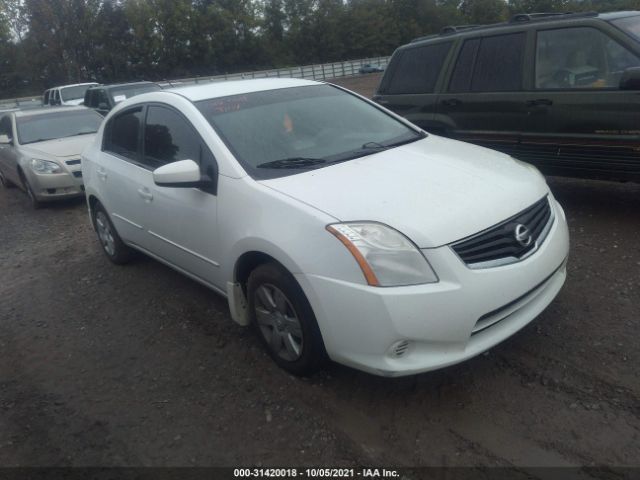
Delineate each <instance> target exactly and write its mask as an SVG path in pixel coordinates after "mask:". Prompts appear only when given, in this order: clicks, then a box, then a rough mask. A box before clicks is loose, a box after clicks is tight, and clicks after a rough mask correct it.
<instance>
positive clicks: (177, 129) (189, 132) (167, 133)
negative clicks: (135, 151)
mask: <svg viewBox="0 0 640 480" xmlns="http://www.w3.org/2000/svg"><path fill="white" fill-rule="evenodd" d="M204 151H206V147H205V146H204V145H203V142H202V140H201V139H200V136H199V135H198V134H197V133H196V131H195V130H194V128H193V127H192V126H191V125H190V124H189V123H188V122H187V121H186V119H185V118H184V117H182V115H180V114H179V113H177V112H175V111H173V110H171V109H169V108H165V107H159V106H154V105H152V106H150V107H149V109H148V111H147V120H146V124H145V131H144V161H143V163H144V164H145V165H147V166H149V167H151V168H153V169H155V168H158V167H160V166H162V165H165V164H167V163H171V162H177V161H179V160H193V161H194V162H197V163H201V160H202V156H203V152H204Z"/></svg>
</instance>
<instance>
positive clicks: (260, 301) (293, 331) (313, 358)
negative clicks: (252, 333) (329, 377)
mask: <svg viewBox="0 0 640 480" xmlns="http://www.w3.org/2000/svg"><path fill="white" fill-rule="evenodd" d="M265 292H266V293H267V294H268V295H267V297H268V296H269V295H270V296H271V300H272V301H271V302H266V301H265V296H264V295H265ZM269 292H271V293H269ZM277 292H280V294H282V295H283V296H284V298H285V300H286V302H282V301H277V300H275V298H276V297H278V298H279V294H278V293H277ZM247 296H248V305H249V315H250V318H251V323H252V325H253V326H254V328H255V330H256V333H257V334H258V337H259V338H260V340H261V341H262V343H263V344H264V346H265V347H266V349H267V351H268V352H269V355H270V356H271V358H272V359H273V360H274V361H275V362H276V363H277V364H278V365H279V366H280V367H281V368H283V369H284V370H286V371H288V372H290V373H292V374H294V375H298V376H304V375H310V374H312V373H314V372H316V371H317V370H319V369H320V368H321V367H322V366H323V365H324V363H325V362H326V360H327V354H326V351H325V348H324V344H323V342H322V335H321V334H320V329H319V328H318V323H317V322H316V317H315V315H314V314H313V310H312V309H311V305H309V302H308V300H307V298H306V297H305V295H304V292H303V291H302V288H300V285H298V282H296V280H295V279H294V278H293V276H292V275H291V274H290V273H289V272H287V271H286V270H285V269H284V268H282V267H281V266H279V265H277V264H275V263H265V264H262V265H260V266H259V267H257V268H256V269H255V270H254V271H253V272H251V275H249V281H248V282H247ZM280 300H282V299H281V298H280ZM267 303H270V306H271V307H273V311H268V308H265V306H264V305H265V304H267ZM276 304H280V306H281V307H282V308H278V306H276ZM267 317H269V320H267ZM274 318H275V320H274ZM296 322H297V324H298V326H299V328H298V327H296V326H295V323H296ZM276 336H279V338H280V340H277V338H276ZM276 344H277V345H278V347H276V346H275V345H276ZM296 346H297V347H298V348H299V352H297V351H295V348H296ZM287 347H289V348H287ZM294 353H297V354H298V356H296V355H295V354H294Z"/></svg>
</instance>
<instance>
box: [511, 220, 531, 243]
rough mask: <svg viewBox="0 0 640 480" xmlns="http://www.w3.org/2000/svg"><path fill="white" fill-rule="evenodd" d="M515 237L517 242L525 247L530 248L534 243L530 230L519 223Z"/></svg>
mask: <svg viewBox="0 0 640 480" xmlns="http://www.w3.org/2000/svg"><path fill="white" fill-rule="evenodd" d="M514 237H515V239H516V242H518V243H519V244H520V245H522V246H523V247H528V246H529V245H531V242H533V237H532V236H531V232H530V231H529V229H528V228H527V227H526V226H524V225H523V224H521V223H519V224H518V225H516V228H515V230H514Z"/></svg>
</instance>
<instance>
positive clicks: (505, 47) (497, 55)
mask: <svg viewBox="0 0 640 480" xmlns="http://www.w3.org/2000/svg"><path fill="white" fill-rule="evenodd" d="M524 45H525V33H524V32H519V33H510V34H508V35H497V36H493V37H485V38H483V39H482V41H481V42H480V47H479V49H478V52H477V55H476V60H475V67H474V71H473V78H472V80H471V91H473V92H513V91H518V90H521V89H522V65H523V58H524Z"/></svg>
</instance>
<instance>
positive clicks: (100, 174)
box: [96, 168, 107, 180]
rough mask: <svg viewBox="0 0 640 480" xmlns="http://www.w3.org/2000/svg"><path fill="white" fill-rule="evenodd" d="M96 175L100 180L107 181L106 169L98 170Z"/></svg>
mask: <svg viewBox="0 0 640 480" xmlns="http://www.w3.org/2000/svg"><path fill="white" fill-rule="evenodd" d="M96 175H97V176H98V178H99V179H100V180H106V179H107V171H106V170H105V169H104V168H98V169H97V170H96Z"/></svg>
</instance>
